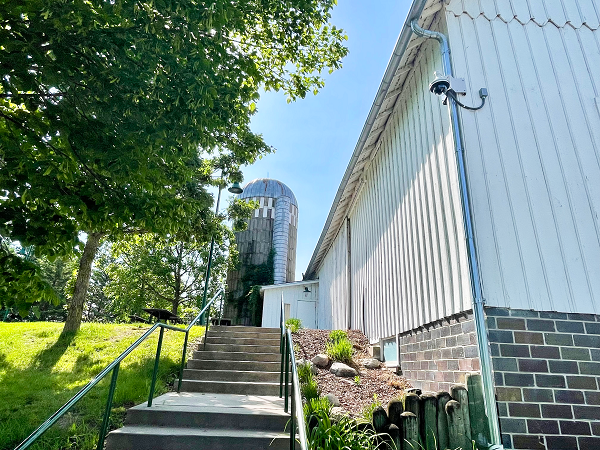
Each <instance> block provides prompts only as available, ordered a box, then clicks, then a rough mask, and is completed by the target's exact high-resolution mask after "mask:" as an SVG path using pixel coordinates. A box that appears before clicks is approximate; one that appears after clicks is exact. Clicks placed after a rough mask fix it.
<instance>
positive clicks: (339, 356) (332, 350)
mask: <svg viewBox="0 0 600 450" xmlns="http://www.w3.org/2000/svg"><path fill="white" fill-rule="evenodd" d="M325 353H327V356H329V357H330V358H331V359H333V360H334V361H339V362H343V363H346V364H349V363H351V362H352V355H353V354H354V347H353V346H352V342H350V341H349V340H348V339H341V340H339V341H336V342H328V343H327V345H326V346H325Z"/></svg>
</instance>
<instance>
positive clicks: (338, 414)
mask: <svg viewBox="0 0 600 450" xmlns="http://www.w3.org/2000/svg"><path fill="white" fill-rule="evenodd" d="M348 416H349V414H348V411H346V410H345V409H344V408H340V407H339V406H335V407H333V408H331V416H330V417H331V420H332V421H334V422H339V421H340V420H341V419H342V418H343V417H348Z"/></svg>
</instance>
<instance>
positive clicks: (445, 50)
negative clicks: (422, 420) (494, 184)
mask: <svg viewBox="0 0 600 450" xmlns="http://www.w3.org/2000/svg"><path fill="white" fill-rule="evenodd" d="M410 25H411V28H412V30H413V32H414V33H415V34H416V35H417V36H420V37H424V38H428V39H435V40H437V41H438V42H439V43H440V46H441V51H442V62H443V66H444V72H445V73H444V74H445V75H447V76H453V73H452V63H451V61H450V46H449V45H448V38H447V37H446V36H445V35H444V34H442V33H439V32H437V31H431V30H425V29H423V28H421V27H420V26H419V25H418V23H417V19H414V20H413V21H412V22H411V24H410ZM448 106H449V108H450V120H451V122H452V133H453V135H454V147H455V151H456V159H457V165H458V180H459V185H460V196H461V200H462V202H461V204H462V209H463V218H464V226H465V231H466V233H467V255H468V259H469V269H470V272H471V289H472V290H473V315H474V319H475V329H476V333H477V346H478V348H479V358H480V361H481V379H482V382H483V398H484V402H485V410H486V412H487V417H488V422H489V428H490V438H491V441H492V442H491V444H492V447H490V448H495V449H501V448H503V447H502V446H501V439H500V428H499V426H498V413H497V411H496V397H495V394H494V384H493V377H492V364H491V358H490V353H489V341H488V336H487V328H486V324H485V316H484V312H483V298H482V295H481V280H480V275H479V265H478V262H477V253H476V251H475V239H474V236H473V220H472V217H471V203H470V199H469V192H468V184H467V174H466V170H465V160H464V146H463V142H462V129H461V124H460V120H459V117H458V107H457V106H456V103H455V102H454V100H453V99H452V98H450V97H448Z"/></svg>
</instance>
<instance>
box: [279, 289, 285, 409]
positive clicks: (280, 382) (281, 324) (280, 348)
mask: <svg viewBox="0 0 600 450" xmlns="http://www.w3.org/2000/svg"><path fill="white" fill-rule="evenodd" d="M279 328H280V330H281V333H280V335H279V355H280V357H281V370H280V371H279V398H281V397H283V353H284V352H283V346H284V339H285V336H284V334H283V294H281V311H280V313H279Z"/></svg>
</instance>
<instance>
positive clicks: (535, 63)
mask: <svg viewBox="0 0 600 450" xmlns="http://www.w3.org/2000/svg"><path fill="white" fill-rule="evenodd" d="M599 12H600V4H598V2H597V1H594V0H577V1H575V0H563V1H561V0H553V1H550V0H546V1H541V0H530V1H529V2H525V1H523V0H514V1H512V2H510V1H508V0H506V1H493V0H479V1H468V0H463V1H454V0H453V1H452V2H451V3H450V5H449V6H448V12H447V14H446V16H447V17H446V18H447V22H448V31H449V37H450V45H451V48H452V56H453V63H454V69H455V74H456V76H460V77H465V78H466V80H467V85H468V86H470V93H471V95H469V96H468V97H466V102H467V103H478V101H479V99H478V98H477V95H476V93H477V91H478V89H479V88H480V87H483V86H486V87H487V88H488V89H489V93H490V97H489V100H488V104H487V105H486V107H485V108H483V109H482V110H481V111H478V112H476V113H470V112H465V111H463V112H462V113H461V114H462V121H463V125H464V127H463V128H464V137H465V147H466V151H467V170H468V176H469V182H470V194H471V198H472V201H473V209H474V221H475V233H476V242H477V247H478V254H479V262H480V264H481V269H482V280H483V290H484V298H485V300H486V302H487V304H489V305H493V306H503V307H511V308H523V309H536V310H558V311H566V312H584V313H596V314H598V313H600V241H599V237H600V232H599V230H600V224H599V212H600V151H599V149H600V115H599V113H600V111H599V110H598V107H597V100H596V99H597V98H598V97H600V32H599V31H598V17H599V14H598V13H599ZM498 15H499V16H498ZM515 16H516V17H515ZM513 17H515V18H513Z"/></svg>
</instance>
